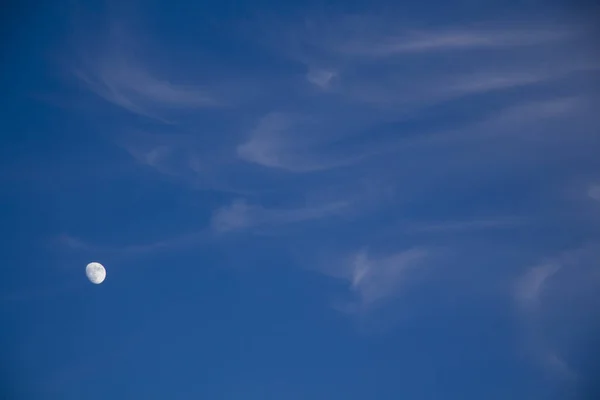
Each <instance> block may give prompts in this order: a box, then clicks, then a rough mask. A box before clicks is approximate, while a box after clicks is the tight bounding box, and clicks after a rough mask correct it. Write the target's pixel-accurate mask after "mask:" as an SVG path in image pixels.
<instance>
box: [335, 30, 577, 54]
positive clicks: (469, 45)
mask: <svg viewBox="0 0 600 400" xmlns="http://www.w3.org/2000/svg"><path fill="white" fill-rule="evenodd" d="M568 36H572V32H571V31H569V30H560V29H511V30H501V29H470V30H461V29H448V30H440V31H416V30H413V31H409V32H406V33H404V34H402V33H391V34H388V35H386V36H378V37H377V36H376V37H373V38H372V39H371V40H369V41H363V40H360V39H353V40H351V41H348V42H345V43H341V44H340V45H339V46H338V47H337V51H339V52H343V53H347V54H355V55H368V56H378V57H381V56H384V57H389V56H394V55H400V54H407V53H422V52H433V51H436V52H439V51H452V50H478V49H494V48H506V47H515V46H519V47H521V46H532V45H539V44H544V43H549V42H555V41H557V40H561V39H564V38H565V37H568ZM375 39H376V40H375Z"/></svg>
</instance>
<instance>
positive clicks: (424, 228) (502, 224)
mask: <svg viewBox="0 0 600 400" xmlns="http://www.w3.org/2000/svg"><path fill="white" fill-rule="evenodd" d="M524 223H525V220H524V219H522V218H486V219H474V220H467V221H444V222H435V223H418V224H413V225H411V226H410V227H409V228H408V229H409V230H411V231H416V232H431V233H434V232H438V233H450V232H464V231H479V230H484V229H509V228H515V227H518V226H522V225H523V224H524Z"/></svg>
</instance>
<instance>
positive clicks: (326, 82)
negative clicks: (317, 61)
mask: <svg viewBox="0 0 600 400" xmlns="http://www.w3.org/2000/svg"><path fill="white" fill-rule="evenodd" d="M336 76H337V74H336V73H335V72H334V71H331V70H326V69H318V68H309V70H308V73H307V74H306V79H307V80H308V82H310V83H312V84H313V85H315V86H318V87H319V88H321V89H327V88H329V86H330V85H331V81H332V80H333V79H334V78H335V77H336Z"/></svg>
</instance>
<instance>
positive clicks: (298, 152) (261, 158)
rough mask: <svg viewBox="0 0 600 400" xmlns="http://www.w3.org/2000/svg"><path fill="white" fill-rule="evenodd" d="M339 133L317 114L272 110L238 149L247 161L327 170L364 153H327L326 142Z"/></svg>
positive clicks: (289, 168) (291, 168)
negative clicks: (325, 123)
mask: <svg viewBox="0 0 600 400" xmlns="http://www.w3.org/2000/svg"><path fill="white" fill-rule="evenodd" d="M335 135H336V134H333V135H332V133H331V132H328V131H327V129H326V128H324V127H323V126H322V125H321V124H320V123H319V121H317V120H315V119H313V118H309V117H301V116H298V115H289V114H283V113H269V114H267V115H266V116H264V117H263V118H261V119H260V120H259V121H258V123H257V125H256V127H255V128H254V129H253V130H252V132H250V135H249V137H248V139H247V140H246V141H244V142H243V143H241V144H239V145H238V146H237V149H236V151H237V155H238V157H239V158H240V159H242V160H244V161H247V162H250V163H255V164H258V165H261V166H263V167H269V168H277V169H282V170H287V171H290V172H313V171H320V170H326V169H330V168H335V167H339V166H344V165H348V164H352V163H354V162H356V161H359V160H360V159H362V158H363V157H364V154H361V153H354V154H342V155H339V154H335V153H333V154H332V153H329V154H323V153H322V146H324V145H326V144H329V143H330V142H331V141H332V140H334V139H335ZM337 135H339V133H337Z"/></svg>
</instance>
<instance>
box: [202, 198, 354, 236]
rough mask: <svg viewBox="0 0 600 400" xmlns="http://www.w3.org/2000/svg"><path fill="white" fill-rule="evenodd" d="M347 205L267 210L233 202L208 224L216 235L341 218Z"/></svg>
mask: <svg viewBox="0 0 600 400" xmlns="http://www.w3.org/2000/svg"><path fill="white" fill-rule="evenodd" d="M349 205H350V204H349V203H348V202H344V201H340V202H332V203H325V204H320V205H316V206H305V207H299V208H285V209H283V208H282V209H268V208H264V207H261V206H256V205H250V204H248V203H247V202H246V201H244V200H236V201H234V202H233V203H232V204H231V205H229V206H226V207H222V208H220V209H218V210H216V211H215V212H214V214H213V217H212V223H211V225H212V228H213V229H214V231H215V232H217V233H226V232H233V231H242V230H247V229H251V228H254V227H273V226H280V225H285V224H292V223H299V222H305V221H314V220H318V219H322V218H327V217H333V216H340V215H343V214H344V213H345V212H346V210H347V209H348V207H349Z"/></svg>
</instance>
